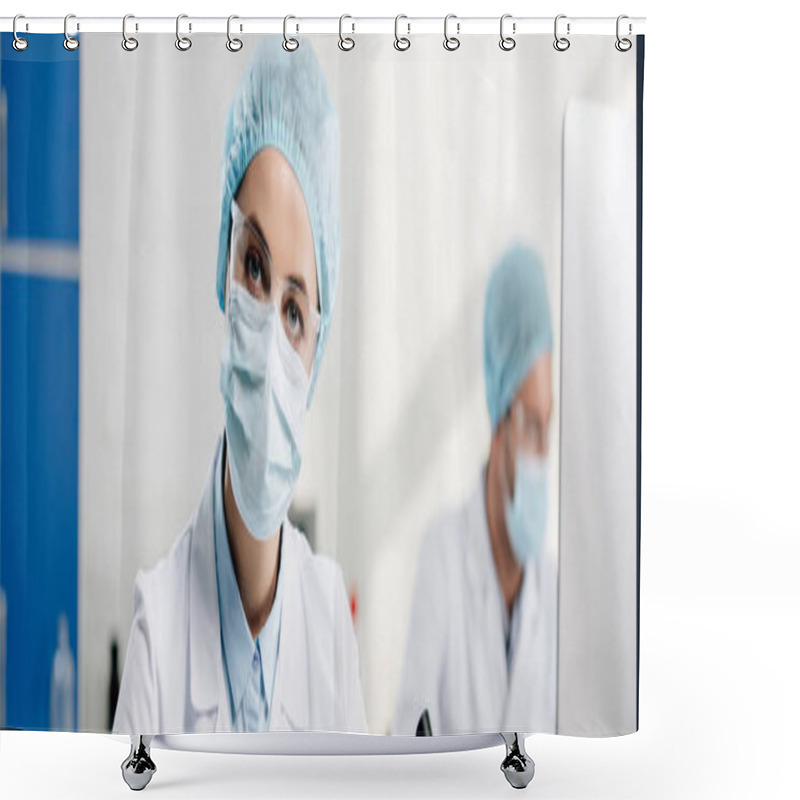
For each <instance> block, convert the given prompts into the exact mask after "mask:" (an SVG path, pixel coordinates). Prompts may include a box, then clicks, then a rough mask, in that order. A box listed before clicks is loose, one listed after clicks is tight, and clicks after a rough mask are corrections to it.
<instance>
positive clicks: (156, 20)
mask: <svg viewBox="0 0 800 800" xmlns="http://www.w3.org/2000/svg"><path fill="white" fill-rule="evenodd" d="M289 19H290V23H289V31H290V33H292V34H324V33H328V34H336V33H339V31H340V21H339V18H338V17H303V16H292V17H290V18H289ZM444 21H445V20H444V17H410V16H409V17H406V16H403V17H402V18H401V19H400V22H399V25H400V29H401V32H402V34H403V35H408V34H409V33H410V34H411V35H414V34H426V33H437V34H441V33H442V32H443V30H444ZM554 21H555V18H554V17H514V16H507V17H506V20H505V26H506V27H505V30H506V31H507V32H508V33H509V34H513V35H521V34H534V33H546V34H550V35H552V34H553V30H554ZM645 21H646V19H645V18H644V17H628V18H626V19H625V20H624V23H623V24H624V34H625V35H627V36H630V35H636V34H638V33H644V28H645ZM13 23H14V18H13V17H0V31H3V32H11V31H12V30H13ZM64 23H65V20H64V17H36V16H30V17H27V16H21V17H20V18H19V19H18V20H17V33H18V34H20V35H22V34H25V33H62V34H63V33H64ZM449 25H450V30H451V31H452V33H454V34H457V35H460V36H466V35H472V34H495V35H496V34H498V32H499V30H500V17H499V16H497V17H458V16H454V17H452V18H451V19H450V22H449ZM567 25H569V33H570V34H571V35H575V34H577V35H585V34H600V35H607V36H613V35H615V33H616V31H617V18H616V17H569V16H561V18H560V20H559V26H560V30H565V29H566V26H567ZM341 26H342V29H343V30H344V32H345V33H346V34H348V35H349V34H352V33H355V34H359V33H383V34H394V33H395V18H394V17H357V16H349V15H347V16H346V19H345V20H344V21H343V22H342V23H341ZM175 28H176V18H175V17H136V16H131V17H130V18H129V19H128V22H127V31H128V33H129V34H132V33H134V32H138V33H173V34H174V33H175ZM227 30H228V18H227V17H193V16H189V15H186V16H184V15H182V19H181V31H182V32H183V33H188V34H198V33H216V34H223V35H224V34H226V33H227ZM232 30H233V31H235V32H236V33H237V34H242V33H243V34H248V33H283V32H284V17H237V18H236V19H235V20H234V21H233V22H232ZM69 33H70V35H75V34H78V33H120V34H121V33H122V17H81V16H77V15H70V16H69Z"/></svg>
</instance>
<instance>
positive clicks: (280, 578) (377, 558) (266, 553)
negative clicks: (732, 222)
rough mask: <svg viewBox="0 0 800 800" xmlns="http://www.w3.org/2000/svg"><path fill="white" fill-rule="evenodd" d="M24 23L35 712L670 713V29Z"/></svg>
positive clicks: (25, 609)
mask: <svg viewBox="0 0 800 800" xmlns="http://www.w3.org/2000/svg"><path fill="white" fill-rule="evenodd" d="M28 39H29V46H28V48H27V50H25V51H21V52H17V51H16V50H15V49H14V48H13V47H12V37H11V35H10V34H3V35H2V38H1V39H0V83H1V85H2V99H1V101H0V125H1V127H2V154H1V155H2V185H0V198H1V199H2V239H0V263H1V265H2V281H1V282H0V323H1V324H0V345H1V347H0V423H1V424H0V589H1V590H2V593H1V594H0V725H4V726H9V727H20V728H28V729H75V730H82V731H103V730H105V731H108V730H113V731H115V732H120V733H187V732H195V731H225V730H239V731H256V730H328V731H357V732H369V733H374V734H401V735H402V734H409V735H415V734H416V735H428V734H432V735H438V734H463V733H481V732H489V731H493V732H497V731H505V730H516V731H525V732H549V733H564V734H574V735H588V736H608V735H616V734H623V733H628V732H632V731H634V730H636V728H637V725H638V708H637V701H638V685H637V682H638V553H639V452H640V441H639V430H640V428H639V420H640V363H641V337H640V330H641V300H640V298H641V258H640V252H641V251H640V233H639V220H640V214H641V208H640V191H639V186H640V180H641V172H640V170H641V164H640V141H641V122H640V120H641V70H642V63H643V37H637V38H635V39H634V41H633V46H632V48H631V49H630V50H629V51H627V52H620V51H619V50H618V49H616V48H615V47H614V38H613V36H612V37H608V36H585V37H573V39H574V41H573V42H572V45H571V47H570V48H569V50H566V51H564V52H559V51H558V50H557V49H555V48H554V47H553V40H552V37H546V36H529V37H525V38H520V39H519V41H518V43H517V46H516V47H515V48H514V49H513V51H509V52H504V51H503V50H502V49H501V48H499V47H498V46H497V39H496V37H488V36H486V37H482V36H474V37H464V39H463V41H462V43H461V45H460V47H459V48H458V50H456V51H453V52H448V51H447V50H445V49H444V48H443V47H442V39H441V36H429V35H419V36H415V37H412V46H411V47H410V48H409V49H407V50H406V51H399V50H397V49H395V48H394V47H392V40H391V37H387V36H378V35H375V36H372V35H362V36H356V37H355V41H356V45H355V47H354V48H352V49H351V50H350V51H344V50H342V49H341V48H339V47H338V46H337V44H338V42H339V38H338V36H336V35H315V36H306V37H304V36H302V35H301V36H300V37H299V42H300V44H299V47H298V48H297V49H296V50H294V51H289V50H287V49H286V48H284V47H283V46H282V45H283V43H284V39H283V37H281V36H280V35H244V36H242V40H243V47H242V48H241V50H240V51H239V52H230V51H229V50H228V49H226V47H225V46H224V43H225V39H224V37H218V36H207V37H199V36H198V37H195V40H194V41H193V44H192V47H191V48H190V49H188V50H186V51H185V52H182V51H180V50H178V49H177V48H176V47H175V37H174V36H171V35H165V34H153V35H147V36H146V37H144V36H140V46H139V47H138V48H137V49H136V50H135V51H133V52H127V51H126V50H124V49H123V48H121V47H120V37H119V35H118V34H113V35H112V34H99V33H98V34H88V33H87V34H85V35H81V36H80V37H79V40H80V47H79V48H77V49H76V50H74V51H72V52H70V51H67V50H65V48H64V47H62V44H63V37H62V36H60V35H45V34H42V35H29V36H28Z"/></svg>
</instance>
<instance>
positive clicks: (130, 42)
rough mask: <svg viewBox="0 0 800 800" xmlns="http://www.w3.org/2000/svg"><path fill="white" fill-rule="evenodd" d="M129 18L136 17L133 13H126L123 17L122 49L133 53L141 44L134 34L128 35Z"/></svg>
mask: <svg viewBox="0 0 800 800" xmlns="http://www.w3.org/2000/svg"><path fill="white" fill-rule="evenodd" d="M129 19H135V17H134V16H133V14H126V15H125V16H124V17H123V18H122V49H123V50H127V51H128V52H129V53H132V52H133V51H134V50H135V49H136V48H137V47H138V46H139V40H138V39H136V38H134V37H133V36H128V30H127V26H128V20H129ZM137 28H138V25H137Z"/></svg>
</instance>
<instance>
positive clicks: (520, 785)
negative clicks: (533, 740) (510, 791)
mask: <svg viewBox="0 0 800 800" xmlns="http://www.w3.org/2000/svg"><path fill="white" fill-rule="evenodd" d="M500 735H501V736H502V737H503V740H504V741H505V743H506V757H505V758H504V759H503V763H502V764H501V765H500V769H501V770H502V771H503V775H505V776H506V780H507V781H508V782H509V783H510V784H511V785H512V786H513V787H514V788H515V789H524V788H525V787H526V786H527V785H528V784H529V783H530V782H531V781H532V780H533V773H534V772H535V771H536V765H535V764H534V763H533V759H532V758H531V757H530V756H529V755H528V754H527V753H526V752H525V739H523V738H522V737H521V736H520V735H519V734H518V733H501V734H500Z"/></svg>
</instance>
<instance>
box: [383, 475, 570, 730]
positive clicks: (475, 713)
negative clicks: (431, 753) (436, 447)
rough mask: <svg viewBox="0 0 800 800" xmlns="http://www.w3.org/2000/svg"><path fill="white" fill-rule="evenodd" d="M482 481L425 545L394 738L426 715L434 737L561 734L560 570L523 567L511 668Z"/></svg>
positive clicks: (547, 564)
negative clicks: (558, 704)
mask: <svg viewBox="0 0 800 800" xmlns="http://www.w3.org/2000/svg"><path fill="white" fill-rule="evenodd" d="M484 476H485V472H482V473H481V477H480V479H479V480H478V482H477V485H476V486H475V489H474V491H473V492H472V496H471V497H470V499H469V500H468V502H467V503H466V504H465V505H463V506H461V507H460V508H458V509H456V510H455V511H451V512H448V513H445V514H444V515H442V516H441V517H440V518H439V519H438V520H437V521H436V522H435V523H434V525H433V526H432V527H431V528H430V529H429V530H428V531H427V532H426V535H425V537H424V539H423V542H422V546H421V549H420V554H419V562H418V568H417V578H416V583H415V588H414V598H413V603H412V611H411V620H410V627H409V633H408V639H407V645H406V660H405V664H404V669H403V674H402V679H401V686H400V692H399V695H398V700H397V707H396V713H395V718H394V724H393V733H398V734H411V735H413V734H414V733H415V732H416V729H417V723H418V721H419V718H420V715H421V714H422V712H423V711H424V710H425V709H427V710H428V714H429V717H430V724H431V731H432V733H433V734H434V735H438V734H459V733H488V732H498V733H502V732H519V733H536V732H550V733H554V732H555V730H556V658H557V654H556V591H557V574H556V569H555V567H554V564H553V562H552V559H543V560H542V562H541V564H539V567H538V568H537V566H536V564H535V562H531V563H529V564H528V565H526V567H525V577H524V580H523V584H522V588H521V590H520V595H519V597H518V602H517V604H516V606H515V610H514V615H519V616H518V618H517V619H516V621H514V620H513V618H512V629H514V630H515V637H514V644H513V645H512V659H511V664H510V667H509V666H508V665H507V659H506V652H505V635H504V624H503V603H504V600H503V598H502V593H501V590H500V583H499V580H498V578H497V571H496V568H495V564H494V559H493V556H492V550H491V543H490V540H489V528H488V523H487V520H486V504H485V499H484V498H485V489H484Z"/></svg>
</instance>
